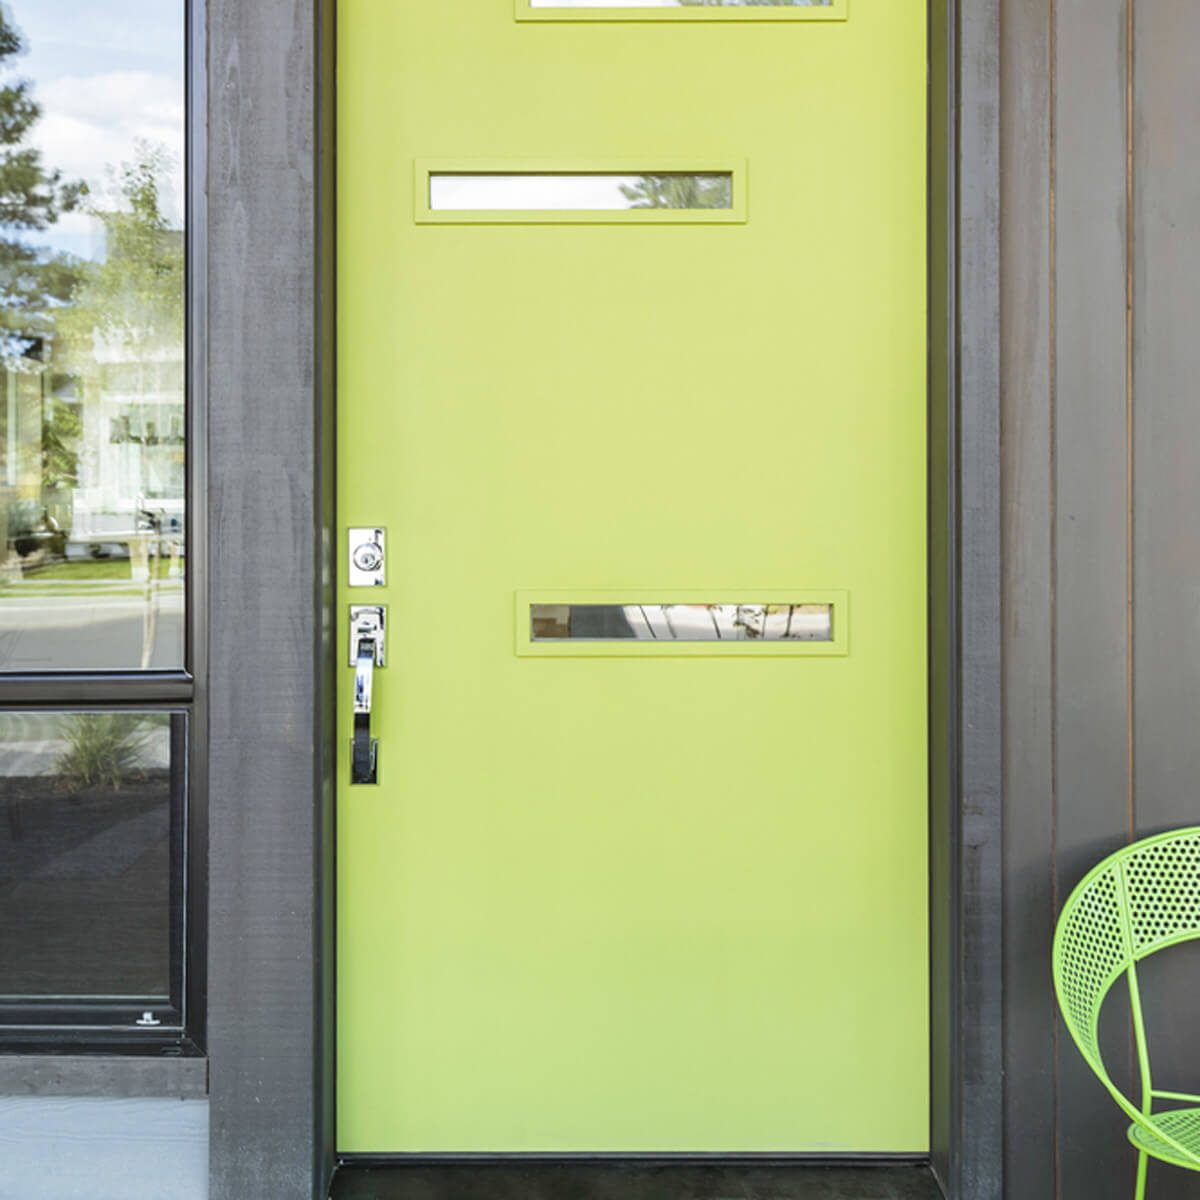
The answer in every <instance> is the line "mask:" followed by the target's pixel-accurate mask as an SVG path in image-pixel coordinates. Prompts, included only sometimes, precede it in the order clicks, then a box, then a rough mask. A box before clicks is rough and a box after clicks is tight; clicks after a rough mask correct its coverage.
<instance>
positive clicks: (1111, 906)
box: [1054, 826, 1200, 1200]
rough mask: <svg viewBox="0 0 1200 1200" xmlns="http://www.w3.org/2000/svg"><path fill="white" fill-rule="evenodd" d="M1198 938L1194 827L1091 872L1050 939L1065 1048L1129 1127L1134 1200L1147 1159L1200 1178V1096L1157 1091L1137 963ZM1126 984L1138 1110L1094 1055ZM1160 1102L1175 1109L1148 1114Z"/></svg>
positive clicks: (1199, 841) (1199, 864)
mask: <svg viewBox="0 0 1200 1200" xmlns="http://www.w3.org/2000/svg"><path fill="white" fill-rule="evenodd" d="M1196 939H1200V826H1193V827H1191V828H1188V829H1177V830H1173V831H1172V832H1170V833H1164V834H1159V835H1158V836H1156V837H1149V838H1145V839H1144V840H1142V841H1140V842H1134V843H1133V844H1132V845H1130V846H1126V847H1125V848H1124V849H1121V850H1118V851H1117V852H1116V853H1115V854H1112V855H1110V856H1109V857H1108V858H1106V859H1105V860H1104V861H1103V862H1101V863H1099V864H1097V865H1096V866H1095V867H1094V868H1093V869H1092V870H1091V871H1089V872H1088V874H1087V875H1086V876H1084V878H1083V880H1082V881H1081V882H1080V884H1079V886H1078V887H1077V888H1076V889H1075V890H1074V891H1073V892H1072V893H1071V895H1070V897H1069V898H1068V900H1067V902H1066V904H1065V905H1064V906H1063V910H1062V912H1061V914H1060V915H1059V918H1058V926H1057V928H1056V929H1055V932H1054V990H1055V992H1056V993H1057V995H1058V1003H1059V1007H1060V1008H1061V1009H1062V1014H1063V1019H1064V1020H1065V1022H1066V1026H1067V1029H1068V1031H1069V1032H1070V1034H1071V1038H1072V1040H1073V1041H1074V1042H1075V1045H1076V1046H1077V1047H1078V1049H1079V1052H1080V1053H1081V1054H1082V1055H1083V1057H1084V1059H1085V1060H1086V1062H1087V1064H1088V1066H1089V1067H1091V1068H1092V1070H1093V1071H1094V1072H1095V1073H1096V1075H1097V1076H1098V1077H1099V1079H1100V1082H1101V1083H1102V1084H1104V1086H1105V1087H1106V1088H1107V1089H1108V1091H1109V1093H1110V1094H1111V1096H1112V1098H1113V1099H1114V1100H1115V1101H1116V1102H1117V1104H1118V1105H1120V1107H1121V1109H1122V1110H1123V1111H1124V1112H1125V1114H1126V1115H1127V1116H1128V1117H1129V1118H1130V1119H1131V1120H1132V1122H1133V1123H1132V1124H1131V1125H1130V1127H1129V1140H1130V1142H1132V1143H1133V1146H1134V1148H1135V1149H1136V1150H1137V1151H1138V1166H1137V1185H1136V1190H1135V1192H1134V1196H1135V1198H1136V1200H1143V1197H1144V1196H1145V1194H1146V1171H1147V1166H1148V1161H1149V1159H1151V1158H1156V1159H1160V1160H1161V1161H1163V1162H1167V1163H1171V1164H1173V1165H1174V1166H1177V1167H1183V1168H1185V1169H1186V1170H1189V1171H1200V1095H1191V1094H1189V1093H1186V1092H1164V1091H1159V1090H1157V1089H1156V1088H1155V1087H1154V1085H1153V1083H1152V1081H1151V1075H1150V1051H1149V1048H1148V1046H1147V1041H1146V1024H1145V1021H1144V1019H1143V1017H1142V999H1141V992H1140V991H1139V989H1138V974H1137V964H1138V963H1140V962H1141V961H1142V960H1143V959H1145V958H1148V957H1149V956H1150V955H1151V954H1156V953H1157V952H1158V951H1160V950H1165V949H1167V948H1168V947H1169V946H1175V945H1178V944H1179V943H1180V942H1187V941H1193V940H1196ZM1122 975H1125V976H1126V977H1127V979H1128V983H1129V1005H1130V1009H1131V1010H1132V1017H1133V1032H1134V1040H1135V1043H1136V1047H1137V1061H1138V1074H1139V1077H1140V1091H1141V1103H1140V1104H1134V1103H1133V1101H1132V1100H1130V1099H1129V1098H1128V1097H1127V1096H1125V1095H1124V1094H1123V1093H1122V1092H1121V1090H1120V1088H1118V1087H1117V1086H1116V1084H1114V1083H1113V1081H1112V1079H1111V1078H1110V1077H1109V1074H1108V1070H1107V1068H1106V1067H1105V1065H1104V1059H1103V1057H1102V1056H1101V1053H1100V1033H1099V1027H1100V1010H1101V1008H1102V1007H1103V1004H1104V1000H1105V997H1106V996H1107V995H1108V993H1109V991H1110V990H1111V988H1112V986H1113V984H1115V983H1116V982H1117V980H1118V979H1119V978H1120V977H1121V976H1122ZM1160 1102H1166V1103H1169V1104H1172V1105H1175V1106H1178V1105H1179V1104H1189V1103H1190V1107H1182V1108H1181V1107H1172V1108H1168V1109H1164V1110H1162V1111H1157V1112H1156V1111H1155V1110H1156V1108H1158V1106H1159V1103H1160Z"/></svg>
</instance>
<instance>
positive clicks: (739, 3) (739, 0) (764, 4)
mask: <svg viewBox="0 0 1200 1200" xmlns="http://www.w3.org/2000/svg"><path fill="white" fill-rule="evenodd" d="M832 4H833V0H530V7H532V8H829V7H830V5H832Z"/></svg>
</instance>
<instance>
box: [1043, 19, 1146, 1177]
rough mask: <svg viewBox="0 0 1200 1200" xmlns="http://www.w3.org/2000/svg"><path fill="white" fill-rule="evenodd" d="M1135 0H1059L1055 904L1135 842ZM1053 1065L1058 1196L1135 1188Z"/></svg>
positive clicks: (1073, 1068)
mask: <svg viewBox="0 0 1200 1200" xmlns="http://www.w3.org/2000/svg"><path fill="white" fill-rule="evenodd" d="M1127 3H1128V0H1057V36H1056V55H1055V64H1054V69H1055V96H1056V99H1055V127H1056V140H1055V204H1056V225H1055V228H1056V238H1055V279H1056V283H1055V297H1056V299H1055V313H1054V320H1055V323H1056V329H1057V339H1056V368H1055V390H1056V436H1055V461H1056V476H1057V483H1056V517H1055V525H1054V528H1055V538H1056V551H1057V582H1056V596H1055V621H1056V630H1057V639H1056V646H1055V664H1056V677H1057V705H1056V712H1055V739H1056V746H1055V776H1056V786H1057V833H1058V835H1057V855H1056V860H1057V861H1056V867H1057V874H1058V878H1057V885H1058V893H1059V900H1060V902H1061V901H1062V900H1063V899H1065V898H1066V895H1067V893H1068V892H1069V891H1070V889H1071V888H1072V887H1073V886H1074V885H1075V883H1076V882H1077V881H1078V880H1079V878H1080V877H1081V876H1082V875H1083V874H1084V872H1085V871H1086V870H1087V869H1088V868H1089V867H1090V866H1091V865H1092V864H1093V863H1095V862H1096V861H1097V859H1099V858H1101V857H1102V856H1103V855H1104V854H1106V853H1108V852H1109V851H1110V850H1112V849H1114V848H1115V847H1116V846H1117V845H1119V844H1122V843H1124V842H1125V841H1126V840H1127V838H1128V833H1129V826H1130V797H1129V787H1128V766H1129V758H1128V741H1129V721H1130V712H1129V706H1128V672H1127V662H1126V655H1127V637H1126V603H1125V601H1126V592H1127V558H1126V555H1127V540H1126V514H1127V496H1126V473H1127V472H1126V466H1127V464H1126V453H1127V447H1128V443H1127V437H1126V328H1125V320H1126V312H1125V299H1126V263H1127V256H1126V216H1127V204H1126V185H1127V170H1126V136H1125V134H1126V99H1127V96H1126V87H1127V82H1128V70H1127V55H1126V51H1127V33H1126V21H1127V8H1126V4H1127ZM1119 1040H1120V1039H1119ZM1123 1050H1124V1048H1123V1047H1121V1048H1120V1049H1119V1051H1118V1055H1117V1057H1118V1060H1119V1061H1117V1062H1114V1064H1113V1066H1114V1075H1115V1077H1116V1078H1117V1079H1118V1080H1126V1079H1127V1077H1128V1056H1127V1053H1123V1052H1121V1051H1123ZM1118 1068H1119V1069H1118ZM1058 1070H1059V1107H1058V1122H1059V1131H1060V1148H1059V1152H1060V1171H1059V1191H1058V1192H1057V1195H1058V1196H1061V1197H1062V1200H1110V1198H1111V1200H1116V1198H1118V1197H1120V1198H1121V1200H1125V1197H1127V1196H1128V1195H1129V1194H1131V1193H1132V1190H1133V1171H1132V1156H1131V1155H1130V1153H1129V1151H1128V1148H1127V1144H1126V1143H1125V1138H1124V1125H1125V1121H1124V1120H1123V1118H1122V1116H1121V1114H1120V1112H1119V1111H1118V1110H1117V1108H1116V1107H1115V1105H1113V1103H1112V1101H1111V1100H1110V1099H1109V1097H1108V1096H1107V1095H1106V1094H1105V1093H1104V1091H1103V1090H1102V1089H1101V1087H1100V1086H1099V1084H1098V1083H1097V1081H1096V1080H1095V1078H1094V1077H1093V1076H1092V1074H1091V1072H1090V1070H1089V1069H1088V1068H1087V1067H1086V1066H1085V1065H1084V1063H1083V1061H1082V1059H1081V1057H1080V1055H1079V1053H1078V1051H1077V1050H1076V1049H1075V1047H1074V1045H1072V1044H1071V1042H1070V1039H1069V1038H1068V1037H1067V1036H1066V1035H1065V1033H1064V1034H1063V1036H1061V1037H1060V1039H1059V1052H1058ZM1043 1194H1045V1193H1043Z"/></svg>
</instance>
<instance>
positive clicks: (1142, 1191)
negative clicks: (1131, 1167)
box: [1133, 1150, 1148, 1200]
mask: <svg viewBox="0 0 1200 1200" xmlns="http://www.w3.org/2000/svg"><path fill="white" fill-rule="evenodd" d="M1147 1165H1148V1163H1147V1159H1146V1152H1145V1151H1144V1150H1143V1151H1141V1153H1140V1154H1138V1169H1137V1189H1136V1190H1135V1191H1134V1193H1133V1200H1146V1167H1147Z"/></svg>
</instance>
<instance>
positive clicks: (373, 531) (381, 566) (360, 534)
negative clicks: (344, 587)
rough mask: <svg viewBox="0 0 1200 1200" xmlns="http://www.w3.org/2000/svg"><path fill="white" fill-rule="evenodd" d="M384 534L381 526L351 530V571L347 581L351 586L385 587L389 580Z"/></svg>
mask: <svg viewBox="0 0 1200 1200" xmlns="http://www.w3.org/2000/svg"><path fill="white" fill-rule="evenodd" d="M384 536H385V535H384V531H383V530H382V529H379V528H371V527H366V528H357V529H351V530H350V571H349V575H348V578H347V582H348V583H349V585H350V586H351V587H383V585H384V584H385V583H386V582H387V574H386V567H387V563H386V561H385V554H384V544H385V543H384Z"/></svg>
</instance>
